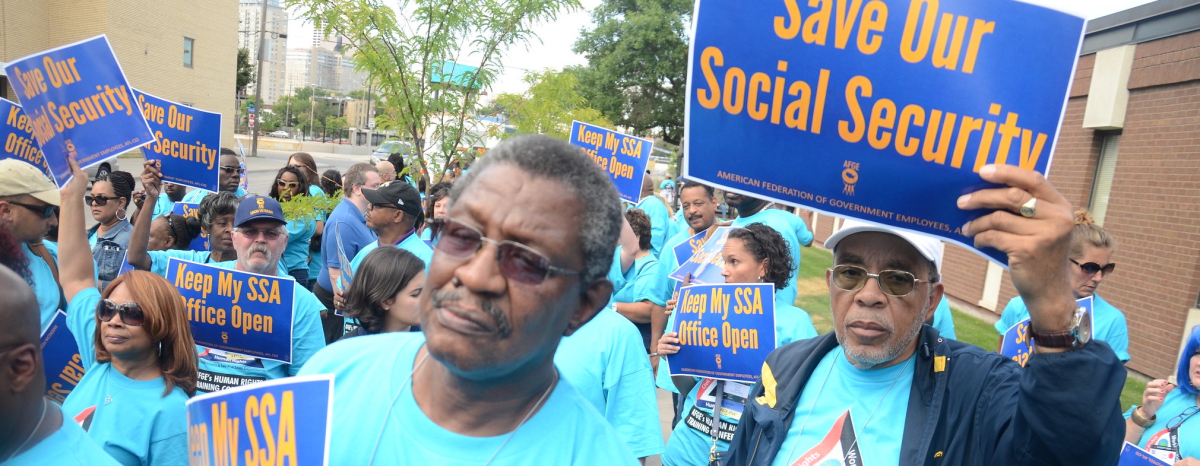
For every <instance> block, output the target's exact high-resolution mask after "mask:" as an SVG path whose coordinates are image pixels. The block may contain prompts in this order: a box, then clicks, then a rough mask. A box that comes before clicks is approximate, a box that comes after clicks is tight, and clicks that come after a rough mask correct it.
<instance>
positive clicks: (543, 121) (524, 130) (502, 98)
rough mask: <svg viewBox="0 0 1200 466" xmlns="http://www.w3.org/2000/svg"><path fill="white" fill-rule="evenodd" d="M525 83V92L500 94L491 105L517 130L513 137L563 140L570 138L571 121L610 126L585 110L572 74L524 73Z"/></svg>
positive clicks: (551, 72) (553, 72)
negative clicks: (539, 137)
mask: <svg viewBox="0 0 1200 466" xmlns="http://www.w3.org/2000/svg"><path fill="white" fill-rule="evenodd" d="M525 82H526V83H529V90H527V91H525V93H524V94H522V95H516V94H500V95H499V96H496V99H495V101H494V102H493V103H492V107H494V108H495V109H496V110H498V111H500V112H503V113H504V114H505V115H506V116H507V117H508V119H509V122H511V123H512V125H513V126H515V127H516V128H517V134H545V135H547V136H552V137H556V138H559V139H562V140H566V139H568V138H570V137H571V121H572V120H579V121H582V122H584V123H589V124H593V125H596V126H605V127H612V126H613V124H612V122H611V121H609V120H608V119H607V118H605V117H604V115H602V114H601V113H600V111H599V110H596V109H593V108H591V107H588V105H587V101H586V100H585V99H584V98H583V97H582V96H580V95H579V92H578V91H577V87H578V80H577V78H576V77H575V74H574V73H565V72H561V71H553V70H546V71H543V72H541V73H537V72H527V73H525ZM506 136H509V135H506Z"/></svg>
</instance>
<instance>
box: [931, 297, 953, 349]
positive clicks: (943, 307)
mask: <svg viewBox="0 0 1200 466" xmlns="http://www.w3.org/2000/svg"><path fill="white" fill-rule="evenodd" d="M932 327H933V328H935V329H937V331H938V333H939V334H941V336H942V338H949V339H951V340H957V339H958V335H956V334H955V333H954V314H951V313H950V300H948V299H946V295H944V294H943V295H942V300H941V301H939V302H938V306H937V309H934V310H933V324H932Z"/></svg>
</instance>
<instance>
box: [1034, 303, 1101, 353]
mask: <svg viewBox="0 0 1200 466" xmlns="http://www.w3.org/2000/svg"><path fill="white" fill-rule="evenodd" d="M1029 336H1031V337H1033V341H1034V344H1036V345H1037V346H1041V347H1044V348H1080V347H1082V346H1083V345H1086V344H1088V342H1089V341H1092V317H1091V316H1090V315H1088V313H1087V310H1085V309H1084V308H1082V307H1080V308H1078V309H1075V319H1074V321H1073V322H1072V323H1071V328H1068V329H1067V330H1066V331H1064V332H1048V333H1046V332H1039V331H1038V329H1037V327H1034V326H1033V325H1030V326H1029Z"/></svg>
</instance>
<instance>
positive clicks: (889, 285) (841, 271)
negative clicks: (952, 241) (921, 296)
mask: <svg viewBox="0 0 1200 466" xmlns="http://www.w3.org/2000/svg"><path fill="white" fill-rule="evenodd" d="M871 278H874V279H875V280H876V281H878V282H879V289H881V290H883V294H886V295H888V296H895V297H897V298H900V297H904V296H908V294H909V293H912V292H913V289H914V288H916V286H917V283H933V282H931V281H929V280H920V279H917V277H916V276H915V275H913V274H911V273H909V272H905V271H903V270H883V271H880V272H879V273H877V274H874V273H867V269H864V268H862V267H859V266H856V265H837V266H834V267H833V286H836V287H838V289H839V290H842V291H858V290H860V289H862V287H863V285H865V284H866V283H867V280H868V279H871Z"/></svg>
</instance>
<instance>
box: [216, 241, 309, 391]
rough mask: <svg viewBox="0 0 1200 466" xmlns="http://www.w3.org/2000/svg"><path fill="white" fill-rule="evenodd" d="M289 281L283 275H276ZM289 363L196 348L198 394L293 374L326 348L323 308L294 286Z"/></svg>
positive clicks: (228, 263)
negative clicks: (198, 361)
mask: <svg viewBox="0 0 1200 466" xmlns="http://www.w3.org/2000/svg"><path fill="white" fill-rule="evenodd" d="M236 264H237V261H226V262H218V263H216V264H213V265H215V266H217V267H222V268H226V269H233V268H234V266H235V265H236ZM277 275H279V276H280V277H281V278H289V277H287V275H286V274H277ZM292 295H293V296H292V299H293V301H292V309H293V313H292V363H291V364H286V363H282V362H279V361H273V360H270V359H259V358H254V357H251V356H246V355H242V354H237V353H228V352H224V351H220V350H215V349H211V348H205V347H203V346H196V352H197V354H198V355H199V356H200V381H199V383H198V384H197V389H196V392H197V393H208V392H214V391H218V390H224V389H226V388H232V387H238V386H242V385H249V384H252V383H255V382H261V381H263V380H272V379H280V378H283V377H288V376H292V375H296V374H297V373H299V372H300V368H301V367H304V364H305V363H307V362H308V360H309V358H311V357H312V356H313V355H314V354H316V352H317V351H320V350H321V348H324V347H325V332H324V330H323V329H322V327H321V311H322V310H324V309H325V306H323V305H321V301H318V300H317V297H316V296H313V294H312V292H311V291H308V290H306V289H304V287H302V286H299V285H296V286H295V287H294V288H292Z"/></svg>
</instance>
